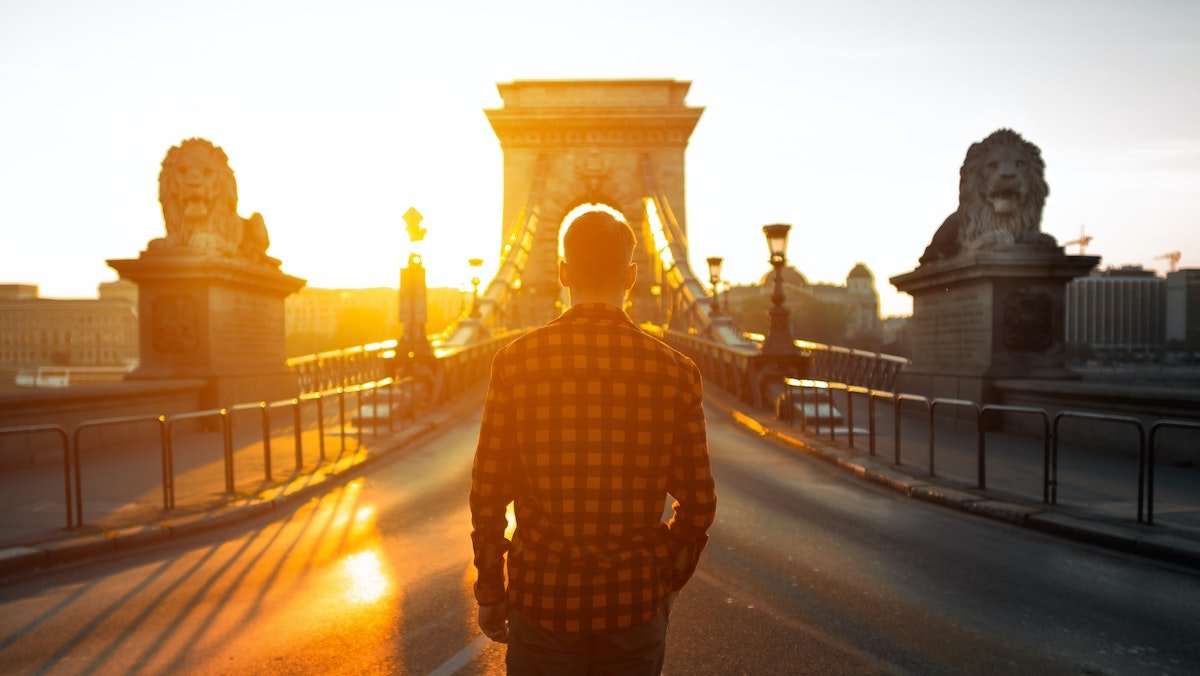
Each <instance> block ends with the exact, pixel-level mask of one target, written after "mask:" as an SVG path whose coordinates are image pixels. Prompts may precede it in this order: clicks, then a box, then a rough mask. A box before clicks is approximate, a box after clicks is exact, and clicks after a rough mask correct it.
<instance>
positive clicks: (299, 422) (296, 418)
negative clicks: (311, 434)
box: [292, 397, 304, 474]
mask: <svg viewBox="0 0 1200 676" xmlns="http://www.w3.org/2000/svg"><path fill="white" fill-rule="evenodd" d="M303 425H304V420H303V418H302V417H301V416H300V398H299V397H295V398H293V399H292V435H293V446H294V448H293V449H292V450H293V452H294V453H295V455H296V473H297V474H298V473H299V472H300V470H301V469H302V468H303V467H304V427H303Z"/></svg>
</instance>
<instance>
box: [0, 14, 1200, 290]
mask: <svg viewBox="0 0 1200 676" xmlns="http://www.w3.org/2000/svg"><path fill="white" fill-rule="evenodd" d="M591 77H651V78H662V77H666V78H676V79H681V80H691V81H692V82H693V85H692V89H691V93H690V95H689V97H688V103H690V104H691V105H696V106H704V107H705V108H706V110H705V113H704V115H703V116H702V117H701V119H700V123H699V124H698V126H697V127H696V131H695V133H694V134H693V136H692V140H691V144H690V146H689V148H688V152H687V163H688V165H687V171H688V176H687V190H688V200H687V212H688V223H687V227H688V230H689V234H690V242H691V246H692V250H691V256H692V260H693V261H695V262H697V263H700V265H699V266H695V267H696V268H697V269H702V268H703V259H704V257H705V256H709V255H714V254H721V255H724V256H725V258H726V268H725V269H726V273H727V275H726V276H727V277H728V278H729V279H731V280H733V281H735V282H745V281H750V280H752V279H754V278H757V277H758V276H760V275H761V274H762V273H763V272H764V271H765V270H766V269H767V264H766V258H767V252H766V245H765V243H764V241H763V237H762V233H761V226H762V225H763V224H764V223H773V222H790V223H792V224H794V226H795V227H794V228H793V235H792V239H791V244H790V251H789V254H790V258H791V259H792V261H793V262H794V263H795V264H796V265H797V266H798V267H799V268H800V269H801V270H802V271H803V272H804V273H805V274H806V275H807V276H808V277H809V279H810V280H812V281H837V282H840V281H842V280H844V278H845V275H846V273H847V272H848V271H849V270H850V268H851V267H852V266H853V265H854V263H855V262H856V261H863V262H865V263H867V265H869V266H870V267H871V269H872V270H874V271H875V273H876V280H877V285H878V288H879V291H880V293H881V296H882V299H883V310H884V312H885V313H888V314H895V313H907V312H909V310H910V307H911V304H910V302H909V300H908V297H907V296H904V295H902V294H898V293H897V292H896V291H895V289H894V288H893V287H892V286H891V285H890V284H889V283H887V277H889V276H892V275H895V274H898V273H901V272H905V271H908V270H910V269H911V268H912V267H914V266H915V265H916V262H917V258H918V257H919V256H920V254H921V252H922V250H923V249H924V247H925V245H926V244H927V243H928V241H929V239H930V237H931V236H932V235H933V232H934V230H935V229H936V228H937V226H938V225H939V224H940V223H941V222H942V220H943V219H944V218H945V217H946V215H947V214H949V213H950V212H951V211H953V210H954V209H955V207H956V204H957V190H958V168H959V166H960V164H961V163H962V159H963V154H964V153H965V151H966V149H967V146H969V145H970V144H971V143H972V142H973V141H976V140H979V139H981V138H983V137H984V136H986V135H987V134H988V133H990V132H992V131H993V130H995V129H996V128H998V127H1002V126H1007V127H1012V128H1014V129H1016V130H1017V131H1019V132H1020V133H1021V134H1023V135H1024V136H1025V137H1026V138H1027V139H1029V140H1030V141H1032V142H1034V143H1036V144H1037V145H1039V146H1040V147H1041V148H1042V153H1043V156H1044V158H1045V160H1046V165H1047V169H1046V177H1047V180H1048V182H1049V184H1050V188H1051V193H1050V198H1049V200H1048V202H1047V206H1046V210H1045V215H1044V219H1043V229H1045V230H1046V231H1048V232H1050V233H1052V234H1054V235H1055V236H1057V237H1058V238H1059V240H1060V241H1063V240H1068V239H1072V238H1075V237H1077V236H1078V234H1079V228H1080V225H1084V226H1085V227H1086V229H1087V232H1088V234H1089V235H1092V236H1094V237H1095V240H1094V242H1093V244H1092V246H1091V248H1090V249H1089V250H1088V253H1095V254H1100V255H1102V256H1103V257H1104V263H1103V264H1105V265H1108V264H1124V263H1141V264H1144V265H1146V266H1148V267H1155V268H1158V269H1160V270H1165V268H1166V263H1165V261H1162V260H1156V259H1155V257H1156V256H1158V255H1160V254H1163V253H1165V252H1168V251H1174V250H1179V251H1181V252H1182V253H1183V259H1182V262H1181V265H1183V266H1187V267H1194V266H1196V265H1197V262H1198V261H1200V2H1196V1H1195V0H1186V1H1185V0H1180V1H1176V2H1167V1H1157V2H1155V1H1148V0H1142V1H1139V2H1131V1H1125V2H1103V1H1096V0H1087V1H1083V0H1080V1H1077V2H1076V1H1070V2H1054V1H1050V0H1040V1H1034V2H1027V1H1025V0H1007V1H1005V2H971V1H968V0H946V1H937V0H925V1H920V2H898V1H897V2H837V3H834V2H827V1H822V2H795V1H792V2H761V1H760V2H747V1H745V0H743V1H742V2H737V3H734V2H722V3H717V2H708V1H702V2H698V1H695V0H693V1H692V2H664V1H656V0H639V1H637V2H624V1H615V0H610V1H608V2H604V3H577V2H562V1H561V0H558V1H555V2H519V1H510V2H504V3H500V2H494V1H491V2H462V1H460V2H445V3H438V2H432V1H430V0H423V1H422V2H404V1H391V2H353V1H350V2H336V3H334V2H325V3H317V2H247V1H245V0H239V1H237V2H226V1H224V0H220V1H217V0H209V1H207V2H168V1H161V0H160V1H154V2H151V1H147V2H120V1H112V0H109V1H106V2H90V1H86V2H85V1H75V2H66V1H58V0H0V228H3V238H2V240H0V241H2V243H0V282H2V281H22V282H32V283H36V284H39V285H40V286H41V288H42V292H43V295H50V296H89V295H94V293H95V287H96V284H97V283H98V282H100V281H104V280H108V279H114V278H115V276H116V275H115V273H114V272H113V271H112V270H111V269H109V268H108V267H107V266H106V265H105V264H104V259H106V258H131V257H136V256H137V254H138V252H139V251H140V250H142V249H144V248H145V246H146V242H147V241H148V240H150V239H152V238H154V237H159V236H161V235H162V233H163V224H162V215H161V211H160V208H159V205H158V193H157V190H158V186H157V177H158V171H159V166H160V163H161V162H162V158H163V156H164V155H165V153H166V151H167V149H168V148H169V147H170V146H172V145H175V144H177V143H179V142H180V141H181V140H182V139H185V138H189V137H193V136H201V137H204V138H208V139H210V140H212V141H213V142H214V143H216V144H218V145H220V146H222V147H223V148H224V149H225V151H226V153H227V154H228V155H229V158H230V164H231V165H232V167H233V169H234V171H235V172H236V174H237V179H238V190H239V196H240V207H239V208H240V211H241V213H242V215H244V216H245V215H249V214H250V212H252V211H259V212H261V213H262V214H263V215H264V216H265V218H266V223H267V227H268V229H269V231H270V236H271V241H272V246H271V249H270V253H272V254H273V255H275V256H276V257H278V258H281V259H282V260H283V268H284V270H285V271H287V272H289V273H291V274H294V275H298V276H300V277H304V278H307V279H308V280H309V283H310V284H312V285H314V286H347V287H350V286H375V285H390V286H394V285H396V283H397V278H398V268H399V266H400V265H401V262H402V260H403V257H404V256H405V254H406V252H407V246H408V245H407V240H406V238H405V237H404V235H403V222H402V221H401V219H400V216H401V214H403V213H404V211H405V210H406V209H408V207H409V206H416V207H417V209H418V210H420V211H421V212H422V213H423V214H425V216H426V222H425V225H426V227H428V228H429V238H428V241H427V246H426V250H425V260H426V263H427V264H428V266H429V268H430V275H431V283H433V284H438V285H459V284H462V283H464V282H465V281H466V280H467V279H468V278H469V276H470V273H469V271H468V268H467V263H466V261H467V259H468V258H471V257H475V256H481V257H483V258H485V259H486V260H487V266H489V267H490V268H492V269H494V267H495V266H496V265H497V263H498V260H497V250H498V248H499V239H500V231H501V223H500V218H501V215H500V206H501V182H502V172H501V151H500V147H499V144H498V142H497V141H496V139H495V136H494V135H493V133H492V130H491V128H490V126H489V125H488V123H487V120H486V118H485V117H484V115H483V113H482V112H481V109H483V108H485V107H495V106H499V105H500V99H499V96H498V94H497V93H496V89H495V83H496V82H500V81H510V80H513V79H536V78H591ZM1074 251H1075V248H1074V247H1072V252H1074Z"/></svg>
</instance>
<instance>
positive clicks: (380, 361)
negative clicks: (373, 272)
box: [0, 336, 511, 528]
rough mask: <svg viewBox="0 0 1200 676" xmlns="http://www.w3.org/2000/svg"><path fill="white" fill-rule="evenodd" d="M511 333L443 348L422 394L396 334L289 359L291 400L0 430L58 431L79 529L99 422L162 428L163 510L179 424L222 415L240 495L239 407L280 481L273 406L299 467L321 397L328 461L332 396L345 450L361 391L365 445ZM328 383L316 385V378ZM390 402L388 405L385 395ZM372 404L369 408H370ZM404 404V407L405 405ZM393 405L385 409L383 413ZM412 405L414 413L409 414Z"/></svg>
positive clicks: (224, 445)
mask: <svg viewBox="0 0 1200 676" xmlns="http://www.w3.org/2000/svg"><path fill="white" fill-rule="evenodd" d="M510 339H511V336H499V337H496V338H492V339H489V340H486V341H482V342H480V343H478V344H474V345H469V346H465V347H458V348H453V349H448V350H444V351H441V352H440V353H439V354H438V356H437V359H436V360H435V371H436V374H437V376H438V378H439V379H440V382H441V383H442V385H441V387H440V388H436V389H437V391H436V395H435V392H433V391H425V392H423V393H418V392H417V389H418V387H419V384H418V382H417V380H416V379H414V378H411V377H405V378H400V377H398V376H396V375H394V374H391V373H387V372H385V370H390V369H392V368H394V364H395V362H394V360H393V357H394V356H395V354H394V350H393V348H394V341H388V342H384V343H374V344H371V345H365V346H360V347H356V348H349V349H346V350H334V351H330V352H324V353H320V354H317V355H309V356H308V357H301V358H297V359H294V360H289V362H288V363H289V365H291V366H292V367H293V368H294V369H296V371H297V373H298V374H299V375H300V383H301V386H302V394H300V395H299V396H297V397H293V398H290V399H282V400H279V401H273V402H268V401H256V402H243V403H238V404H233V405H230V406H227V407H223V408H214V409H206V410H201V411H188V412H184V413H177V414H171V415H166V414H159V415H154V414H148V415H134V416H122V417H113V418H103V419H97V420H85V421H83V422H80V423H79V424H77V425H76V426H75V427H74V429H73V430H71V431H68V430H67V429H66V428H64V427H62V426H59V425H25V426H19V427H8V428H0V436H13V435H32V434H55V435H57V436H58V437H59V439H60V441H61V445H62V457H63V460H62V466H63V492H64V497H65V511H66V524H67V528H77V527H80V526H82V525H83V518H84V514H83V511H84V502H83V483H84V476H83V475H84V474H85V467H84V465H85V462H84V461H83V450H84V441H85V440H86V439H87V435H86V434H85V433H87V432H88V431H89V430H95V429H97V428H107V427H117V426H130V425H149V424H152V425H154V426H156V427H157V429H158V434H157V437H158V438H157V443H156V445H157V446H158V448H159V454H160V464H161V490H162V509H163V510H172V509H175V508H176V496H175V479H176V473H175V463H174V456H175V441H176V439H175V437H176V436H177V431H178V428H179V425H180V424H182V423H184V422H188V421H203V420H205V419H215V420H216V422H217V426H218V428H219V432H220V439H221V442H220V445H221V456H222V458H221V463H222V469H223V483H224V492H225V493H226V494H228V495H233V494H235V492H236V474H235V465H236V460H237V453H235V448H234V433H233V427H234V424H233V421H232V414H234V413H237V412H245V411H255V410H257V411H258V412H259V413H258V418H259V420H258V427H260V429H261V440H260V441H259V445H260V448H261V452H262V454H263V455H262V462H263V481H264V482H266V483H272V482H273V481H274V475H275V472H274V469H275V468H274V466H273V448H272V439H273V438H274V432H275V423H274V421H273V420H272V413H274V412H276V411H278V410H279V409H285V408H288V407H290V408H291V416H290V423H289V424H290V425H291V427H292V433H293V439H294V441H293V444H294V448H293V459H294V471H295V473H297V474H298V473H300V472H301V471H302V468H303V466H304V450H305V449H304V442H303V433H304V429H305V425H304V421H303V418H304V416H303V410H302V409H303V408H304V407H305V406H306V405H307V404H308V403H309V402H315V407H316V431H317V437H318V445H317V463H318V464H323V463H325V462H326V460H327V455H328V454H327V450H326V439H325V437H326V434H325V432H326V427H327V420H326V418H327V415H326V410H325V401H326V400H327V399H328V398H330V397H333V396H336V397H337V423H336V424H337V426H338V436H339V441H340V453H339V457H340V456H341V454H344V453H345V452H346V450H347V445H346V439H347V437H348V433H347V428H346V425H347V414H346V398H347V395H353V396H354V404H353V405H354V406H355V410H356V411H357V423H358V424H357V425H355V430H354V435H355V440H356V443H357V447H361V446H362V444H363V441H364V434H369V435H371V436H372V437H378V436H379V435H380V434H381V433H382V432H383V431H384V425H385V423H384V420H383V419H384V418H386V431H387V433H389V434H390V433H393V432H395V431H396V425H397V421H398V419H403V418H405V417H406V418H407V419H408V420H410V421H411V420H415V419H416V418H417V416H418V410H417V409H418V408H420V407H422V406H425V405H429V406H432V405H436V404H438V403H440V402H444V401H448V400H449V399H450V398H452V397H454V396H457V395H458V394H461V393H462V392H463V391H465V390H466V389H468V388H469V387H471V386H472V385H474V384H475V383H478V382H480V381H481V380H483V379H484V378H486V376H487V374H488V369H489V367H490V363H491V356H492V355H493V354H494V353H495V352H496V350H497V349H499V348H500V347H501V346H502V345H503V344H504V343H506V342H507V341H508V340H510ZM362 374H372V375H378V376H379V377H374V378H370V379H367V380H365V381H359V382H350V380H351V379H352V378H353V377H354V376H355V375H362ZM318 384H324V385H326V386H324V387H318V388H316V389H309V388H311V387H313V386H315V385H318ZM381 399H384V401H385V403H384V405H383V407H381V403H380V400H381ZM368 407H369V411H370V415H369V416H368V415H367V414H366V412H367V410H368ZM401 409H403V411H401ZM384 411H386V415H383V414H381V412H384ZM405 412H407V415H405Z"/></svg>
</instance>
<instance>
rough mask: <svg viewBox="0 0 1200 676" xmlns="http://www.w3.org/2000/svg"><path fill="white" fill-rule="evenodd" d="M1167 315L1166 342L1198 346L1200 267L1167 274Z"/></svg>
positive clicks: (1190, 347)
mask: <svg viewBox="0 0 1200 676" xmlns="http://www.w3.org/2000/svg"><path fill="white" fill-rule="evenodd" d="M1166 315H1167V316H1166V327H1165V330H1166V340H1167V343H1168V344H1169V346H1170V347H1180V348H1183V349H1187V350H1200V268H1187V269H1184V270H1177V271H1175V272H1172V273H1169V274H1168V275H1167V307H1166Z"/></svg>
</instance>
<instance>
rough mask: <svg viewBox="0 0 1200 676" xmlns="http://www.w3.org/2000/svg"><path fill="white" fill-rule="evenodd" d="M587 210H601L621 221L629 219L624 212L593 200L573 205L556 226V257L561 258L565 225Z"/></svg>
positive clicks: (626, 221)
mask: <svg viewBox="0 0 1200 676" xmlns="http://www.w3.org/2000/svg"><path fill="white" fill-rule="evenodd" d="M589 211H603V212H604V213H606V214H609V215H610V216H612V217H613V218H615V219H617V220H619V221H621V222H622V223H628V222H629V219H628V218H625V214H623V213H621V212H619V211H617V210H616V209H614V208H612V207H610V206H608V205H607V204H596V203H594V202H587V203H584V204H580V205H579V206H577V207H575V208H574V209H572V210H570V211H568V212H567V215H566V216H563V219H562V223H560V224H559V226H558V257H559V258H562V256H563V235H565V234H567V226H568V225H570V224H571V221H573V220H575V219H576V218H579V217H580V216H582V215H584V214H586V213H588V212H589Z"/></svg>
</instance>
